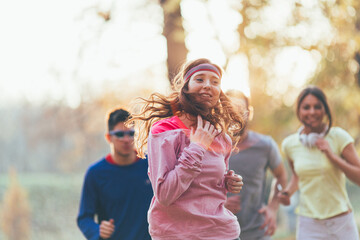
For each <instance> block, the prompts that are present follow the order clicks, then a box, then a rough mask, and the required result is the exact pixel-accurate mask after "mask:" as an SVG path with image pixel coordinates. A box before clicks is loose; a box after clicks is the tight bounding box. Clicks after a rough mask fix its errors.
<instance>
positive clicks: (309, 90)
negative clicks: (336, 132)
mask: <svg viewBox="0 0 360 240" xmlns="http://www.w3.org/2000/svg"><path fill="white" fill-rule="evenodd" d="M310 94H311V95H313V96H314V97H316V98H317V99H319V101H320V102H321V103H322V104H323V105H324V108H325V113H326V115H327V117H328V120H329V123H328V129H327V131H326V134H327V133H328V132H329V131H330V128H331V125H332V117H331V111H330V107H329V104H328V102H327V99H326V95H325V93H324V92H323V91H322V90H321V89H320V88H319V87H316V86H308V87H306V88H305V89H304V90H302V91H301V92H300V94H299V96H298V98H297V103H296V116H297V117H298V119H299V120H300V117H299V111H300V105H301V103H302V101H303V100H304V98H305V97H306V96H307V95H310Z"/></svg>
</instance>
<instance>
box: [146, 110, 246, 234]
mask: <svg viewBox="0 0 360 240" xmlns="http://www.w3.org/2000/svg"><path fill="white" fill-rule="evenodd" d="M189 134H190V130H189V129H188V128H186V126H185V125H184V124H183V123H182V122H181V120H180V119H179V118H178V117H177V116H175V117H172V118H169V119H163V120H160V121H158V122H156V123H155V124H154V125H153V126H152V129H151V133H150V136H149V139H148V158H149V178H150V181H151V184H152V187H153V190H154V197H153V199H152V201H151V205H150V209H149V211H148V221H149V231H150V235H151V237H152V239H153V240H169V239H171V240H177V239H179V240H180V239H181V240H184V239H192V240H195V239H208V240H212V239H214V240H219V239H221V240H232V239H236V238H238V237H239V235H240V226H239V224H238V221H237V218H236V216H234V215H233V214H232V213H231V212H230V211H229V210H227V209H226V208H225V207H224V203H225V200H226V192H227V190H226V189H225V184H224V174H225V173H226V171H227V170H228V160H229V156H230V153H231V139H230V137H229V136H228V135H225V137H224V135H223V134H222V135H219V136H217V137H216V138H215V139H214V141H213V143H212V145H211V146H210V148H209V150H205V149H204V148H203V147H201V146H200V145H198V144H196V143H191V142H190V139H189V137H188V136H189Z"/></svg>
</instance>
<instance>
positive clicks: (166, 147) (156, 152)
mask: <svg viewBox="0 0 360 240" xmlns="http://www.w3.org/2000/svg"><path fill="white" fill-rule="evenodd" d="M172 133H174V132H170V131H169V132H163V133H160V134H150V136H149V139H148V158H149V177H150V181H151V184H152V187H153V190H154V195H155V197H156V199H157V201H158V202H159V203H160V204H163V205H165V206H169V205H170V204H172V203H174V202H175V201H176V200H177V199H178V198H179V197H180V196H181V195H182V194H183V193H184V192H185V191H186V190H187V189H188V188H189V186H190V184H191V183H192V181H193V180H194V179H195V178H196V176H198V175H199V174H200V173H201V161H202V158H203V157H204V153H205V151H206V150H205V149H204V148H203V147H201V146H200V145H197V144H196V143H190V144H189V145H188V146H186V147H184V149H183V150H182V152H181V153H180V155H179V157H177V154H176V150H177V149H179V148H180V145H181V142H180V141H181V140H180V139H181V137H179V135H178V134H172Z"/></svg>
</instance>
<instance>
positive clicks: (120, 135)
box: [109, 130, 135, 138]
mask: <svg viewBox="0 0 360 240" xmlns="http://www.w3.org/2000/svg"><path fill="white" fill-rule="evenodd" d="M109 134H110V135H111V136H115V137H117V138H123V137H125V135H128V136H129V137H134V135H135V130H128V131H123V130H116V131H110V132H109Z"/></svg>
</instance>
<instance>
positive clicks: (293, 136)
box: [282, 132, 299, 146]
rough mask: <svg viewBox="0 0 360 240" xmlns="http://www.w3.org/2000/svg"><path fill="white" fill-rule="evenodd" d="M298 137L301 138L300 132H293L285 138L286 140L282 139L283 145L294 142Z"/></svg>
mask: <svg viewBox="0 0 360 240" xmlns="http://www.w3.org/2000/svg"><path fill="white" fill-rule="evenodd" d="M297 139H299V133H297V132H296V133H292V134H290V135H289V136H287V137H285V138H284V140H283V141H282V145H283V146H285V145H288V144H291V143H294V142H295V141H296V140H297Z"/></svg>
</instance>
